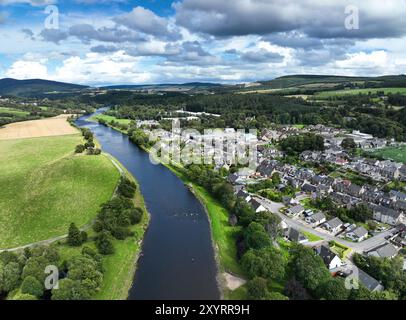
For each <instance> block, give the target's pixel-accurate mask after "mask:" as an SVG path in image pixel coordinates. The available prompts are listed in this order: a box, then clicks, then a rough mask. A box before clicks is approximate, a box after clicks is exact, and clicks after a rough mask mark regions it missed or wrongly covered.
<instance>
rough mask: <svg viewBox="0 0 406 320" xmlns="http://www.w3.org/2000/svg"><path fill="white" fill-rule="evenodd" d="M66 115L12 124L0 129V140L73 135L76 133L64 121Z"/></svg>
mask: <svg viewBox="0 0 406 320" xmlns="http://www.w3.org/2000/svg"><path fill="white" fill-rule="evenodd" d="M67 118H68V115H61V116H58V117H55V118H48V119H41V120H33V121H24V122H17V123H12V124H9V125H7V126H5V127H4V128H0V140H12V139H24V138H36V137H51V136H61V135H70V134H75V133H77V132H78V131H77V130H76V129H75V128H74V127H72V126H71V125H70V124H69V122H67V121H66V119H67Z"/></svg>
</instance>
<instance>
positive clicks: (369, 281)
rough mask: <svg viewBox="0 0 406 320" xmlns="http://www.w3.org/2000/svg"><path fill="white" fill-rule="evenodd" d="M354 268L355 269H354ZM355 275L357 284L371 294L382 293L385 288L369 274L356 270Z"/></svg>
mask: <svg viewBox="0 0 406 320" xmlns="http://www.w3.org/2000/svg"><path fill="white" fill-rule="evenodd" d="M355 268H356V267H355ZM356 270H357V271H356V273H357V275H358V279H359V282H360V283H362V284H363V285H364V286H365V287H366V288H367V289H368V290H370V291H372V292H380V291H383V290H384V289H385V288H384V287H383V285H382V284H380V283H379V281H378V280H376V279H375V278H372V277H371V276H370V275H369V274H367V273H366V272H364V271H362V270H361V269H359V268H356Z"/></svg>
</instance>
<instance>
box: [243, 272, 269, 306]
mask: <svg viewBox="0 0 406 320" xmlns="http://www.w3.org/2000/svg"><path fill="white" fill-rule="evenodd" d="M247 290H248V295H249V297H250V298H251V299H253V300H264V299H265V298H266V297H267V295H268V293H269V292H268V284H267V280H266V279H264V278H259V277H255V278H254V279H252V280H250V281H248V282H247Z"/></svg>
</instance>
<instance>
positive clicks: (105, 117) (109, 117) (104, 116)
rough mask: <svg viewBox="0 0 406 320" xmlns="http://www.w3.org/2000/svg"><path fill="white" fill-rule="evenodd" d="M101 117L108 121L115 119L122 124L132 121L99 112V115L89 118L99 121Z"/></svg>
mask: <svg viewBox="0 0 406 320" xmlns="http://www.w3.org/2000/svg"><path fill="white" fill-rule="evenodd" d="M99 119H101V120H104V121H106V122H108V123H109V122H111V121H115V122H118V123H120V124H130V123H131V121H132V120H130V119H118V118H116V117H113V116H109V115H106V114H99V115H96V116H93V117H91V118H90V119H89V120H90V121H98V120H99Z"/></svg>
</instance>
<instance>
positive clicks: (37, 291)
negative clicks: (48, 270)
mask: <svg viewBox="0 0 406 320" xmlns="http://www.w3.org/2000/svg"><path fill="white" fill-rule="evenodd" d="M21 292H22V293H23V294H29V295H32V296H35V297H41V296H42V295H43V293H44V292H43V286H42V285H41V283H40V282H39V281H38V280H37V279H36V278H34V277H33V276H28V277H27V278H25V279H24V281H23V283H22V285H21Z"/></svg>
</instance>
